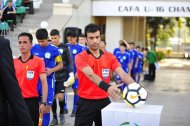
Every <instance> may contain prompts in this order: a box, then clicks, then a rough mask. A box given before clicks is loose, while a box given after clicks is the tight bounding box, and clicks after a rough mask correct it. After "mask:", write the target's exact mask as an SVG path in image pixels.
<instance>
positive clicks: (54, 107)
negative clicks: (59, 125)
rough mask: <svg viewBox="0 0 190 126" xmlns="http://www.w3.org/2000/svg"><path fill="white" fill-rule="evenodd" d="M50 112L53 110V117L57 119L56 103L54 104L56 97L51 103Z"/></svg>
mask: <svg viewBox="0 0 190 126" xmlns="http://www.w3.org/2000/svg"><path fill="white" fill-rule="evenodd" d="M51 108H52V112H53V118H55V119H57V113H56V110H57V104H56V99H54V100H53V105H52V106H51Z"/></svg>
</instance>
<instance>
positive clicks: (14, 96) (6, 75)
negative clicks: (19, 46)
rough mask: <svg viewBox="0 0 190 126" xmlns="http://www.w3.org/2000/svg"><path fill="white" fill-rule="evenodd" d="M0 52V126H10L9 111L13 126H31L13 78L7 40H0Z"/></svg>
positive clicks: (10, 54) (13, 73)
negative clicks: (12, 118)
mask: <svg viewBox="0 0 190 126" xmlns="http://www.w3.org/2000/svg"><path fill="white" fill-rule="evenodd" d="M0 50H1V53H0V126H10V124H9V123H10V122H11V121H9V119H10V116H9V110H10V109H11V111H12V112H11V113H12V114H13V117H14V120H15V122H14V126H33V122H32V119H31V117H30V115H29V110H28V108H27V106H26V103H25V102H24V100H23V98H22V95H21V91H20V88H19V86H18V82H17V79H16V77H15V71H14V66H13V58H12V52H11V48H10V42H9V40H7V39H3V38H0ZM8 104H9V105H10V109H8Z"/></svg>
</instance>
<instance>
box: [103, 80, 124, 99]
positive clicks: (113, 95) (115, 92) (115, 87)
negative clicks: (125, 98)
mask: <svg viewBox="0 0 190 126" xmlns="http://www.w3.org/2000/svg"><path fill="white" fill-rule="evenodd" d="M122 85H123V84H119V85H112V86H110V87H109V88H108V90H107V92H108V94H109V95H110V97H111V98H112V99H113V100H114V101H117V100H118V99H119V95H118V93H119V92H120V89H119V88H118V87H120V86H122Z"/></svg>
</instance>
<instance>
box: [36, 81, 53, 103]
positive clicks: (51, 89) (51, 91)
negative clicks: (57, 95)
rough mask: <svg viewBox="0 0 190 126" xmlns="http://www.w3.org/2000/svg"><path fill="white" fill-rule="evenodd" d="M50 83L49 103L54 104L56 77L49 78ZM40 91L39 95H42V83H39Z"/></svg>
mask: <svg viewBox="0 0 190 126" xmlns="http://www.w3.org/2000/svg"><path fill="white" fill-rule="evenodd" d="M47 83H48V96H47V104H48V105H52V104H53V98H54V92H55V79H54V78H47ZM38 93H39V96H40V97H41V96H42V84H41V83H38Z"/></svg>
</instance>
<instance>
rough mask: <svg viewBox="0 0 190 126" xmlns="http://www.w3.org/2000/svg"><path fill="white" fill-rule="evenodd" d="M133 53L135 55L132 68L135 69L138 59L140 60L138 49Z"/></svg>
mask: <svg viewBox="0 0 190 126" xmlns="http://www.w3.org/2000/svg"><path fill="white" fill-rule="evenodd" d="M132 53H133V64H132V66H133V67H132V68H134V67H135V64H136V61H137V58H138V54H139V53H138V52H137V50H136V49H133V50H132Z"/></svg>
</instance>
